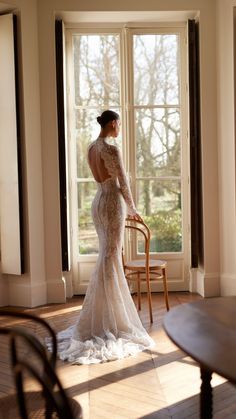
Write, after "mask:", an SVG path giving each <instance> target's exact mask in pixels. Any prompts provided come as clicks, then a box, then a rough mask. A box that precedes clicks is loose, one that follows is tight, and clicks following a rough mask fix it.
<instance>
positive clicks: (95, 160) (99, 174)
mask: <svg viewBox="0 0 236 419" xmlns="http://www.w3.org/2000/svg"><path fill="white" fill-rule="evenodd" d="M88 162H89V166H90V169H91V171H92V174H93V176H94V179H95V180H96V182H98V183H103V182H105V181H106V180H107V179H110V178H111V176H110V175H109V173H108V170H107V168H106V166H105V162H104V160H103V158H102V157H101V153H100V152H99V150H98V148H97V147H96V145H95V144H93V145H92V146H91V147H90V149H89V151H88Z"/></svg>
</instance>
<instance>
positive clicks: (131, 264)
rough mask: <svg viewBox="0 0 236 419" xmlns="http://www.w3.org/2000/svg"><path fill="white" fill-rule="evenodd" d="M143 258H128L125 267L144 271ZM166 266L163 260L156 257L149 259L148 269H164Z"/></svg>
mask: <svg viewBox="0 0 236 419" xmlns="http://www.w3.org/2000/svg"><path fill="white" fill-rule="evenodd" d="M145 267H146V265H145V260H144V259H134V260H130V261H128V262H126V263H125V268H126V269H129V270H131V271H132V270H135V271H137V270H139V271H140V272H141V271H144V270H145ZM164 268H166V262H165V261H164V260H158V259H150V260H149V269H150V271H151V270H157V269H164Z"/></svg>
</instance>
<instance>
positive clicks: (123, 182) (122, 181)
mask: <svg viewBox="0 0 236 419" xmlns="http://www.w3.org/2000/svg"><path fill="white" fill-rule="evenodd" d="M113 153H114V160H115V165H116V170H117V177H118V180H119V185H120V189H121V193H122V195H123V197H124V200H125V202H126V204H127V210H128V211H127V212H128V215H135V214H136V212H137V211H136V208H135V205H134V201H133V197H132V193H131V190H130V187H129V182H128V179H127V176H126V173H125V169H124V165H123V161H122V157H121V153H120V151H119V149H118V148H117V147H114V149H113Z"/></svg>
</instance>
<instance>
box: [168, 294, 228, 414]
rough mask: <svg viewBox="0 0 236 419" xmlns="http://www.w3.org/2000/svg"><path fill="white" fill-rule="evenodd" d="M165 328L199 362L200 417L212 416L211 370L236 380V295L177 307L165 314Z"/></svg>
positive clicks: (175, 341)
mask: <svg viewBox="0 0 236 419" xmlns="http://www.w3.org/2000/svg"><path fill="white" fill-rule="evenodd" d="M164 329H165V331H166V333H167V335H168V336H169V337H170V339H171V340H172V341H173V342H174V343H175V344H176V345H177V346H178V347H179V348H180V349H182V350H183V351H184V352H186V354H188V355H190V356H191V357H192V358H193V359H194V360H195V361H197V362H198V363H199V364H200V370H201V379H202V384H201V393H200V413H201V418H202V419H203V418H204V419H208V418H212V388H211V377H212V373H213V372H216V373H218V374H219V375H221V376H222V377H224V378H226V379H227V380H229V381H231V382H232V383H234V384H236V297H220V298H208V299H203V300H199V301H195V302H193V303H189V304H181V305H180V306H177V307H174V308H172V309H171V310H170V311H169V312H168V313H167V314H166V315H165V317H164Z"/></svg>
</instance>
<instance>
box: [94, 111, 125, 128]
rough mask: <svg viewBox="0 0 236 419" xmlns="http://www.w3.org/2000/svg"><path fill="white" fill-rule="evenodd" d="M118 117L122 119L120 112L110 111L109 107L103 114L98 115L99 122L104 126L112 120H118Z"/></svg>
mask: <svg viewBox="0 0 236 419" xmlns="http://www.w3.org/2000/svg"><path fill="white" fill-rule="evenodd" d="M117 119H120V117H119V115H118V113H116V112H114V111H110V110H109V109H108V110H107V111H104V112H103V113H102V114H101V116H98V117H97V122H98V123H99V124H100V125H101V127H102V128H104V127H105V126H106V124H107V123H108V122H110V121H114V120H115V121H116V120H117Z"/></svg>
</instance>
